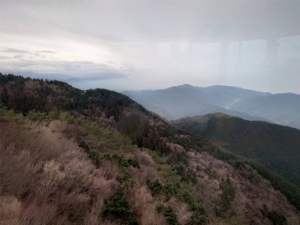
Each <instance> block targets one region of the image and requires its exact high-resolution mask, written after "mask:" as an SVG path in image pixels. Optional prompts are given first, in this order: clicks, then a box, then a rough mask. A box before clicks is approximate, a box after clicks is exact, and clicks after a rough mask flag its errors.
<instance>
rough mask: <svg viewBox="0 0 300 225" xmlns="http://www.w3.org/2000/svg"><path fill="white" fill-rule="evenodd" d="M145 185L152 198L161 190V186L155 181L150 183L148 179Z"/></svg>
mask: <svg viewBox="0 0 300 225" xmlns="http://www.w3.org/2000/svg"><path fill="white" fill-rule="evenodd" d="M147 185H148V187H149V189H150V190H151V193H152V196H156V195H159V194H160V192H161V191H162V189H163V185H162V184H161V183H160V182H159V180H157V179H156V180H155V181H151V180H150V179H147Z"/></svg>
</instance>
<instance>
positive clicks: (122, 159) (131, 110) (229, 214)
mask: <svg viewBox="0 0 300 225" xmlns="http://www.w3.org/2000/svg"><path fill="white" fill-rule="evenodd" d="M6 77H8V76H6ZM16 79H17V80H18V79H19V78H18V77H16ZM23 79H24V78H23ZM21 80H22V79H21ZM25 80H26V79H25ZM16 82H17V81H13V80H10V81H8V82H6V83H5V82H3V84H4V83H5V85H3V84H2V85H1V93H3V92H4V87H5V88H6V89H7V92H8V94H11V93H13V92H12V91H11V89H10V88H11V87H12V86H13V85H15V84H16ZM22 82H23V81H22ZM39 82H40V81H37V80H31V79H28V80H27V81H25V82H24V83H23V84H22V85H21V86H23V93H25V94H28V93H29V94H32V95H35V94H38V91H37V90H36V89H35V88H36V87H35V86H36V85H39ZM47 82H51V81H46V82H45V81H43V82H42V84H43V85H45V86H48V87H49V88H50V89H52V90H53V92H54V94H53V95H49V96H50V97H49V96H48V100H49V102H54V103H53V108H49V110H47V111H39V110H35V109H33V110H30V111H28V112H26V113H24V112H23V111H19V110H18V108H16V109H15V108H10V109H12V110H14V111H12V110H11V111H8V110H7V107H8V106H6V105H4V104H3V103H1V104H2V108H1V110H0V123H1V127H0V128H1V129H2V131H5V132H1V133H3V134H5V135H4V136H3V137H5V138H2V139H0V140H1V141H2V142H3V141H4V142H5V143H4V144H3V143H2V144H3V146H5V147H4V148H1V151H5V154H7V153H9V152H10V151H11V150H10V147H9V143H13V142H16V140H18V143H19V144H17V145H16V146H15V147H16V150H13V152H12V154H8V155H7V156H6V159H7V162H11V161H10V160H9V159H10V158H12V160H15V161H16V162H19V160H20V159H19V158H18V157H17V155H22V154H25V153H24V151H25V150H26V147H24V146H28V148H29V149H28V150H29V153H30V154H31V156H32V155H34V154H36V152H38V153H39V154H41V156H40V157H37V158H35V157H33V159H35V160H37V161H34V162H31V161H30V163H32V165H40V166H45V165H46V163H49V162H48V161H51V160H54V162H55V163H54V164H55V165H57V166H55V171H56V173H57V174H58V175H59V174H61V172H62V173H63V174H64V173H65V172H66V170H68V167H66V169H65V167H64V166H62V165H63V164H68V163H71V164H72V163H73V162H78V163H79V165H80V163H83V164H84V165H86V166H87V168H89V169H88V171H86V170H84V171H83V172H85V174H84V176H86V177H88V178H89V179H88V180H86V181H87V183H85V184H82V183H80V182H78V185H82V187H77V184H76V183H73V185H74V186H73V187H69V186H66V187H68V188H70V189H67V190H66V189H64V186H63V187H62V186H59V187H58V188H59V190H60V188H61V191H62V193H61V192H58V196H59V193H61V196H63V195H64V194H63V193H64V191H66V192H68V191H71V193H68V194H71V195H70V196H72V194H73V192H72V190H76V191H77V190H79V192H76V193H75V195H76V196H77V195H78V198H79V199H80V198H81V197H82V196H81V194H87V195H88V196H86V195H84V196H85V197H86V198H85V199H89V201H88V203H87V204H86V205H84V204H83V206H82V207H83V208H84V209H85V210H82V212H80V213H79V211H76V208H77V207H79V205H77V204H81V203H82V202H80V201H78V202H77V200H78V199H77V198H75V199H76V200H74V201H75V202H73V203H72V204H71V205H72V207H71V209H70V210H69V208H68V206H67V205H68V204H70V203H69V202H68V201H67V202H66V203H61V202H60V201H59V204H58V206H59V207H58V208H62V211H56V210H55V209H53V213H54V214H55V213H57V212H60V213H61V216H60V217H59V218H60V219H62V220H63V221H65V222H66V221H68V223H65V224H95V225H96V224H110V223H109V222H111V220H113V221H114V223H116V224H120V223H121V224H126V223H127V224H136V223H139V224H149V225H150V224H157V223H158V222H157V221H159V224H178V223H179V224H214V223H217V222H222V223H225V224H244V223H246V224H248V223H250V222H249V221H250V216H247V215H248V214H247V215H246V214H245V213H244V212H241V211H239V210H238V207H237V205H238V204H239V198H238V197H237V196H241V195H245V196H243V198H244V199H251V197H250V196H248V191H246V192H245V191H243V190H244V188H246V189H247V188H249V187H251V189H252V190H255V194H256V195H257V193H263V196H262V198H261V199H260V198H259V197H256V200H257V201H259V202H261V203H265V204H267V205H268V209H270V210H274V211H276V212H277V213H278V215H280V216H281V215H283V216H284V218H285V217H286V216H287V215H288V214H287V212H292V213H294V212H296V210H295V209H294V208H293V207H292V206H291V205H289V203H288V202H287V201H286V200H285V199H284V196H283V195H282V194H280V193H279V192H275V191H274V189H273V188H272V187H271V185H270V184H268V182H267V181H266V180H264V179H263V178H262V177H261V176H263V177H267V178H268V179H269V180H270V181H271V184H272V185H273V186H274V187H275V188H276V189H278V190H280V191H281V192H282V193H284V194H286V196H287V197H288V199H289V201H290V202H291V203H293V204H294V205H295V206H296V207H299V205H298V203H299V202H300V201H299V196H300V195H299V193H300V192H299V189H297V188H295V187H294V186H292V185H291V184H290V183H288V182H286V181H285V180H284V179H282V178H281V177H279V176H278V175H276V174H274V173H272V172H271V171H270V170H267V169H266V168H264V167H261V166H260V165H259V164H255V163H254V164H252V163H253V162H252V161H250V160H247V159H246V158H243V157H240V156H236V155H234V154H232V153H230V152H228V151H226V150H224V149H221V148H219V147H218V146H216V145H215V144H213V143H211V142H210V141H208V140H207V139H204V138H203V137H201V136H199V135H194V134H191V133H188V132H184V131H180V130H177V129H175V128H174V127H173V126H171V125H170V124H169V123H168V122H166V121H164V120H162V119H161V118H160V117H158V116H157V115H155V114H153V113H150V112H147V111H146V110H144V109H143V108H142V107H141V106H139V105H138V104H136V103H135V102H133V101H131V100H130V99H128V98H127V97H126V98H123V95H120V94H118V93H116V92H111V91H108V90H103V89H96V90H89V91H86V92H84V91H80V90H78V89H74V88H72V87H71V86H69V85H67V84H65V83H62V82H58V83H57V85H56V84H48V83H47ZM37 83H38V84H37ZM33 87H34V88H33ZM15 88H17V86H15ZM32 90H33V91H32ZM73 92H75V93H78V94H79V95H80V96H83V97H82V98H83V99H86V97H85V96H86V95H88V96H89V97H88V103H87V104H86V105H85V104H82V105H81V107H82V108H78V109H72V110H68V111H67V110H64V109H63V110H60V109H59V108H56V107H57V104H56V102H55V101H53V100H55V99H57V96H59V97H62V98H65V102H67V103H68V102H72V101H75V100H71V97H70V96H75V94H73ZM68 93H69V94H70V93H71V94H70V96H67V94H68ZM53 96H56V97H53ZM1 97H2V94H1ZM76 101H77V100H76ZM109 101H111V102H114V103H112V104H111V103H109ZM49 102H47V104H49ZM67 103H66V104H67ZM47 104H46V106H47ZM107 105H114V106H115V108H116V107H117V110H118V111H119V112H120V113H119V116H118V117H115V115H107ZM50 106H51V105H50ZM112 108H114V107H112ZM108 111H109V110H108ZM18 112H19V113H18ZM10 127H12V128H11V129H10ZM41 130H45V132H46V133H43V134H45V135H46V136H47V135H49V137H51V138H46V136H38V135H37V134H36V133H35V132H37V131H39V132H40V131H41ZM51 132H53V134H52V133H51ZM13 133H15V134H14V135H12V134H13ZM53 135H54V136H53ZM56 135H57V136H56ZM55 136H56V137H55ZM28 137H30V138H28ZM34 140H38V141H37V143H31V141H32V142H33V141H34ZM60 140H63V141H60ZM45 141H46V142H45ZM43 142H45V143H43ZM52 142H54V143H55V144H53V145H51V143H52ZM66 143H69V144H70V146H73V148H74V150H75V151H76V153H74V152H73V151H71V149H73V148H68V145H67V144H66ZM42 146H46V147H45V149H44V148H43V147H42ZM48 146H51V148H53V149H51V148H49V149H50V150H48ZM74 146H76V147H74ZM49 151H50V152H53V153H55V154H57V155H55V154H54V155H51V154H52V153H51V154H50V155H49V156H48V155H46V156H44V153H45V154H46V153H47V154H48V153H49ZM60 151H61V152H60ZM26 152H27V150H26ZM31 152H32V153H31ZM21 153H22V154H21ZM26 154H27V153H26ZM39 154H38V155H39ZM61 154H63V156H61ZM74 154H75V155H74ZM61 157H63V158H61ZM64 157H71V158H70V162H69V161H65V159H66V158H64ZM72 157H75V158H72ZM207 157H208V158H207ZM26 159H27V158H26ZM217 159H220V160H217ZM45 160H46V161H45ZM68 160H69V159H68ZM72 160H73V161H72ZM221 160H222V161H221ZM15 161H14V162H15ZM25 162H26V160H25ZM37 162H38V163H39V164H36V163H37ZM51 163H52V162H51ZM13 164H14V163H13ZM10 165H12V164H4V166H6V167H5V168H6V169H11V166H10ZM20 165H21V166H25V165H23V164H20ZM30 165H31V164H30ZM50 165H51V166H52V164H50ZM1 166H3V165H1ZM47 166H48V164H47ZM251 166H252V167H251ZM18 168H21V167H18ZM29 168H31V167H29ZM42 168H44V167H42ZM47 168H48V167H47ZM79 168H81V169H82V167H79ZM224 168H226V172H224V171H225V170H224ZM14 169H15V168H12V172H13V173H15V174H16V175H15V176H6V179H7V181H6V182H9V184H13V181H14V179H15V177H18V176H20V173H21V172H22V171H20V170H16V171H14ZM256 170H257V172H258V173H257V172H256ZM1 171H5V170H1ZM38 171H39V172H43V171H47V170H42V169H41V167H38V169H37V170H32V173H31V174H32V176H31V177H32V178H35V172H36V173H38ZM101 171H102V172H101ZM78 172H79V171H77V172H76V173H78ZM76 173H75V174H76ZM3 174H5V173H3ZM71 174H72V173H71ZM71 174H70V175H71ZM77 175H78V176H79V177H82V175H80V174H77ZM260 175H261V176H260ZM21 176H23V173H21ZM63 176H65V175H63ZM38 177H40V176H37V178H38ZM10 179H12V180H10ZM45 179H46V178H45ZM83 181H84V182H85V180H83ZM241 181H242V182H241ZM53 182H54V183H55V182H56V180H54V181H53ZM29 183H34V184H35V183H38V179H37V180H34V179H33V180H28V182H27V183H26V182H25V183H24V184H22V185H21V186H22V189H21V191H20V192H14V191H13V189H14V188H13V189H12V190H11V189H10V187H9V186H6V187H5V189H4V190H5V191H4V192H3V193H4V196H6V195H7V194H12V195H13V196H15V197H16V198H17V200H18V202H22V204H23V201H25V202H26V203H28V204H29V203H30V201H32V199H30V198H23V194H24V193H25V194H24V195H25V196H34V195H35V189H34V187H32V186H30V185H29V186H28V184H29ZM102 184H103V185H104V186H103V187H102ZM229 184H230V185H229ZM57 185H58V184H57V183H55V185H54V186H55V187H57ZM85 185H87V186H85ZM89 185H91V186H89ZM95 185H96V186H95ZM99 185H100V186H99ZM105 185H108V186H105ZM110 185H111V186H110ZM210 186H213V190H216V192H211V191H208V190H209V188H206V187H210ZM13 187H14V186H13ZM23 187H24V189H23ZM38 187H39V186H38ZM28 188H29V189H28ZM31 188H32V189H31ZM48 188H50V189H51V188H52V186H51V187H48V186H47V188H46V189H47V190H48ZM77 188H79V189H77ZM95 188H96V189H95ZM97 188H98V189H97ZM101 188H102V189H101ZM1 190H2V189H1ZM42 190H43V189H42ZM232 190H233V191H232ZM103 191H104V193H105V194H104V195H103V196H99V194H97V193H102V192H103ZM233 192H234V193H233ZM3 193H1V195H3ZM20 193H23V194H20ZM28 193H29V194H28ZM251 193H252V192H249V194H251ZM252 194H253V193H252ZM270 195H272V196H273V198H274V199H275V200H276V202H271V203H270V202H268V200H267V198H264V196H267V197H268V196H269V197H268V198H269V199H270ZM274 196H275V197H274ZM56 197H57V196H56V195H54V196H53V195H52V194H50V195H49V196H48V197H47V198H46V200H43V201H44V203H45V204H46V205H47V204H48V203H49V204H50V203H51V202H53V201H55V199H56ZM70 199H71V197H70ZM279 199H280V201H281V200H282V199H284V200H283V201H282V203H280V202H279V201H277V200H279ZM115 200H116V201H117V202H114V201H115ZM119 200H120V202H119ZM252 200H253V199H251V201H252ZM251 201H250V200H249V205H250V206H249V208H245V210H247V211H251V212H252V213H256V214H257V212H258V215H259V216H258V217H257V218H256V220H257V221H261V220H262V219H263V214H262V213H261V212H260V210H263V206H262V205H260V203H259V204H258V205H257V204H255V202H254V203H252V202H251ZM105 202H106V203H105ZM139 202H141V203H139ZM60 204H62V205H60ZM64 204H67V205H64ZM269 204H271V207H269ZM32 205H33V206H32V207H37V206H36V203H34V204H33V203H32ZM47 207H48V205H47ZM80 207H81V206H80ZM80 207H79V208H80ZM86 207H87V208H86ZM89 207H90V208H89ZM282 209H284V210H282ZM20 210H21V211H22V210H25V209H22V208H21V209H20ZM73 210H75V211H73ZM105 210H106V211H105ZM115 210H116V211H115ZM118 210H119V211H118ZM105 212H106V213H105ZM114 212H122V213H123V215H124V216H122V217H119V216H118V214H119V213H116V214H115V213H114ZM78 213H79V214H78ZM147 213H150V215H147ZM55 215H57V214H55ZM233 215H237V216H233ZM249 215H250V214H249ZM251 215H252V214H251ZM253 215H254V214H253ZM0 216H1V215H0ZM61 217H63V218H61ZM272 218H273V217H272ZM280 218H283V217H280ZM21 219H22V217H21ZM287 219H288V220H293V219H291V218H287ZM22 221H23V220H22ZM56 222H57V221H56ZM100 222H101V223H100ZM24 224H26V223H24ZM50 224H51V223H50ZM52 224H56V223H54V222H52ZM112 224H113V223H112Z"/></svg>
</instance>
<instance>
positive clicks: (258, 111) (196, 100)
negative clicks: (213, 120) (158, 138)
mask: <svg viewBox="0 0 300 225" xmlns="http://www.w3.org/2000/svg"><path fill="white" fill-rule="evenodd" d="M124 94H125V95H127V96H129V97H130V98H132V99H133V100H135V101H137V102H138V103H140V104H142V105H143V106H145V107H146V108H147V109H148V110H152V111H154V112H156V113H158V114H159V115H161V116H163V117H165V118H166V119H168V120H176V119H180V118H184V117H190V116H199V115H205V114H209V113H218V112H221V113H225V114H228V115H232V116H237V117H240V118H243V119H246V120H257V121H266V122H271V123H276V124H281V125H285V126H290V127H294V128H297V129H300V114H299V111H300V95H296V94H274V95H272V94H270V93H263V92H256V91H251V90H245V89H242V88H236V87H227V86H212V87H206V88H202V87H193V86H191V85H181V86H177V87H171V88H168V89H164V90H155V91H130V92H124Z"/></svg>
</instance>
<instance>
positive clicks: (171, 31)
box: [0, 0, 300, 94]
mask: <svg viewBox="0 0 300 225" xmlns="http://www.w3.org/2000/svg"><path fill="white" fill-rule="evenodd" d="M299 21H300V1H271V0H268V1H257V0H256V1H249V0H248V1H245V0H240V1H239V0H235V1H214V2H213V1H209V2H208V1H172V0H165V1H163V0H162V1H154V0H151V1H145V0H136V1H126V0H122V1H116V0H109V1H100V0H97V1H96V0H94V1H87V0H70V1H68V0H59V1H56V0H52V1H50V0H35V1H30V0H28V1H25V0H24V1H23V0H22V1H21V0H19V1H18V0H14V1H11V0H7V1H6V0H0V72H2V73H14V74H31V75H34V74H40V75H41V77H42V76H43V77H47V75H44V74H52V75H51V76H54V75H55V74H56V78H59V77H60V78H61V79H64V80H66V79H69V80H68V82H69V83H70V84H72V85H74V86H76V87H79V88H81V89H89V88H97V87H100V88H108V89H112V90H117V91H123V90H133V89H160V88H166V87H170V86H174V85H180V84H187V83H188V84H191V85H195V86H210V85H216V84H224V85H231V86H239V87H243V88H248V89H253V90H259V91H270V92H295V93H299V94H300V26H299ZM268 40H275V42H276V45H277V43H278V62H279V63H278V67H279V68H278V69H276V68H275V67H276V66H275V67H274V66H273V67H274V68H273V69H272V68H271V67H272V65H273V64H272V62H271V59H274V57H275V58H276V54H275V53H276V52H275V53H274V51H269V50H270V49H271V48H270V47H268ZM222 44H225V46H226V44H227V46H228V53H227V56H228V57H227V63H226V65H227V71H226V73H224V71H223V73H221V75H220V63H221V61H222V60H223V58H222V57H221V45H222ZM268 49H269V50H268ZM268 51H269V52H271V53H269V54H268ZM272 54H273V55H272ZM272 57H273V58H272ZM274 71H276V72H274ZM48 76H50V75H48ZM67 76H71V77H67ZM72 77H76V79H75V78H72ZM71 78H72V79H71ZM81 78H85V79H81Z"/></svg>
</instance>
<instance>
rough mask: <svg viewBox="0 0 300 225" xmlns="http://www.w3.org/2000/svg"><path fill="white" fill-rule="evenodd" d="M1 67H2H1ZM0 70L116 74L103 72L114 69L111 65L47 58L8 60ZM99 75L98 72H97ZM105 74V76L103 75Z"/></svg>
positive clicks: (103, 77) (105, 77)
mask: <svg viewBox="0 0 300 225" xmlns="http://www.w3.org/2000/svg"><path fill="white" fill-rule="evenodd" d="M1 67H2V68H1ZM1 67H0V69H1V70H7V69H8V68H16V69H15V70H16V71H20V70H25V69H26V70H31V71H34V72H35V71H39V72H43V73H49V72H52V71H57V72H59V73H64V74H77V75H86V74H94V75H95V76H96V73H101V75H102V77H100V78H101V79H108V78H110V77H115V78H116V75H113V74H111V75H108V74H106V75H105V74H103V73H109V72H111V71H116V70H115V69H113V68H112V67H109V66H108V65H106V64H101V63H93V62H90V61H70V62H69V61H58V60H56V61H49V60H28V59H21V58H20V60H17V61H8V62H7V63H5V64H3V65H1ZM98 75H99V74H98ZM104 75H105V76H104Z"/></svg>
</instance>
